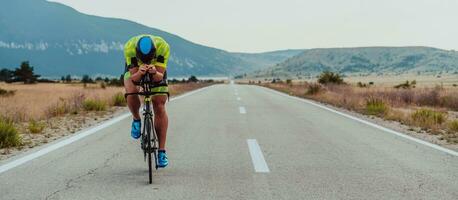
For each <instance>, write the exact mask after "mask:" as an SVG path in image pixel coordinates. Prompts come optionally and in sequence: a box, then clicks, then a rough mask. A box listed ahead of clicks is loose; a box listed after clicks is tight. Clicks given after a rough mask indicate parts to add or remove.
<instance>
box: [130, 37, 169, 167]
mask: <svg viewBox="0 0 458 200" xmlns="http://www.w3.org/2000/svg"><path fill="white" fill-rule="evenodd" d="M169 55H170V50H169V45H168V44H167V42H166V41H165V40H164V39H162V38H161V37H158V36H153V35H147V34H143V35H138V36H135V37H132V38H131V39H129V40H128V41H127V42H126V44H125V45H124V57H125V60H126V72H125V73H124V88H125V90H126V92H127V93H135V92H138V90H139V87H138V86H136V85H135V84H134V83H133V81H135V82H138V81H140V79H141V78H142V76H143V75H145V74H147V73H148V74H150V76H151V78H152V80H153V81H154V82H155V84H154V85H155V87H154V88H153V89H152V90H151V92H168V87H167V72H166V69H167V61H168V58H169ZM167 98H168V97H167V94H164V93H162V94H156V95H154V96H153V97H152V103H153V109H154V122H155V123H154V128H155V130H156V133H157V137H158V140H159V150H158V167H161V168H163V167H166V166H167V165H168V159H167V154H166V151H165V141H166V137H167V128H168V117H167V113H166V110H165V103H166V101H167ZM127 106H128V107H129V110H130V112H131V113H132V117H133V121H132V129H131V136H132V137H133V138H134V139H138V138H139V137H140V135H141V121H140V113H139V109H140V98H139V97H138V95H129V96H128V97H127Z"/></svg>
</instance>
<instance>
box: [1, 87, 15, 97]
mask: <svg viewBox="0 0 458 200" xmlns="http://www.w3.org/2000/svg"><path fill="white" fill-rule="evenodd" d="M15 93H16V90H5V89H2V88H0V96H5V97H7V96H13V95H14V94H15Z"/></svg>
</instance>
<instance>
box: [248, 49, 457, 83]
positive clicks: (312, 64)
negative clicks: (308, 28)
mask: <svg viewBox="0 0 458 200" xmlns="http://www.w3.org/2000/svg"><path fill="white" fill-rule="evenodd" d="M322 71H334V72H339V73H342V74H345V75H357V74H359V75H360V74H379V75H381V74H403V73H416V74H422V73H426V74H437V73H458V52H456V51H454V50H443V49H439V48H435V47H425V46H406V47H389V46H383V47H378V46H374V47H346V48H316V49H308V50H304V51H303V52H302V53H299V54H298V55H295V56H293V57H290V58H288V59H286V60H285V61H283V62H280V63H277V64H276V65H274V66H272V67H269V68H266V69H262V70H257V71H255V72H253V73H250V74H249V75H250V77H304V76H305V77H311V76H315V75H317V74H319V73H321V72H322Z"/></svg>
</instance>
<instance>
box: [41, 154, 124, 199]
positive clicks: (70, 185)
mask: <svg viewBox="0 0 458 200" xmlns="http://www.w3.org/2000/svg"><path fill="white" fill-rule="evenodd" d="M119 154H120V153H119V152H118V153H115V154H113V155H112V156H111V157H109V158H107V159H105V161H104V162H103V165H102V166H99V167H96V168H93V169H89V170H88V171H87V172H86V173H84V174H82V175H79V176H77V177H75V178H71V179H68V180H67V181H66V182H65V187H64V188H61V189H58V190H56V191H54V192H52V193H51V194H49V195H48V196H46V198H45V199H46V200H49V199H53V197H55V195H57V194H59V193H62V192H66V191H68V190H70V189H72V188H75V187H77V186H78V184H77V181H78V180H81V179H83V178H85V177H87V176H95V175H96V174H97V171H98V170H100V169H103V168H106V167H109V166H110V161H111V160H113V159H114V158H116V157H118V156H119Z"/></svg>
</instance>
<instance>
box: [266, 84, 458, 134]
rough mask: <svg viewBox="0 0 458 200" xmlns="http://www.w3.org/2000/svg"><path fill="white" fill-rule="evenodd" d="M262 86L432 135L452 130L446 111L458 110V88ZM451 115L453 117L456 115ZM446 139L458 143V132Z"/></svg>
mask: <svg viewBox="0 0 458 200" xmlns="http://www.w3.org/2000/svg"><path fill="white" fill-rule="evenodd" d="M262 85H263V86H266V87H269V88H272V89H275V90H278V91H282V92H285V93H288V94H290V95H294V96H299V97H303V98H309V99H313V100H316V101H320V102H324V103H327V104H331V105H334V106H337V107H342V108H345V109H348V110H352V111H356V112H359V113H363V114H368V115H376V116H379V117H382V118H384V119H387V120H393V121H398V122H401V123H403V124H406V125H411V126H417V127H421V128H423V129H426V130H428V131H429V132H430V133H433V134H437V133H440V134H445V133H447V132H449V130H451V128H450V126H448V125H447V124H449V123H446V122H447V116H448V115H447V113H448V112H456V111H458V89H456V88H453V87H448V88H444V87H438V86H435V87H430V88H428V87H416V88H410V89H395V88H393V87H392V86H391V87H385V86H368V87H358V86H356V85H351V84H343V85H317V83H311V84H309V83H307V82H293V83H290V84H284V83H263V84H262ZM316 88H321V89H318V90H316ZM311 91H313V92H311ZM449 118H450V120H454V118H455V117H453V116H450V117H449ZM455 136H456V137H455ZM447 141H449V142H454V141H456V142H458V134H455V135H447Z"/></svg>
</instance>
